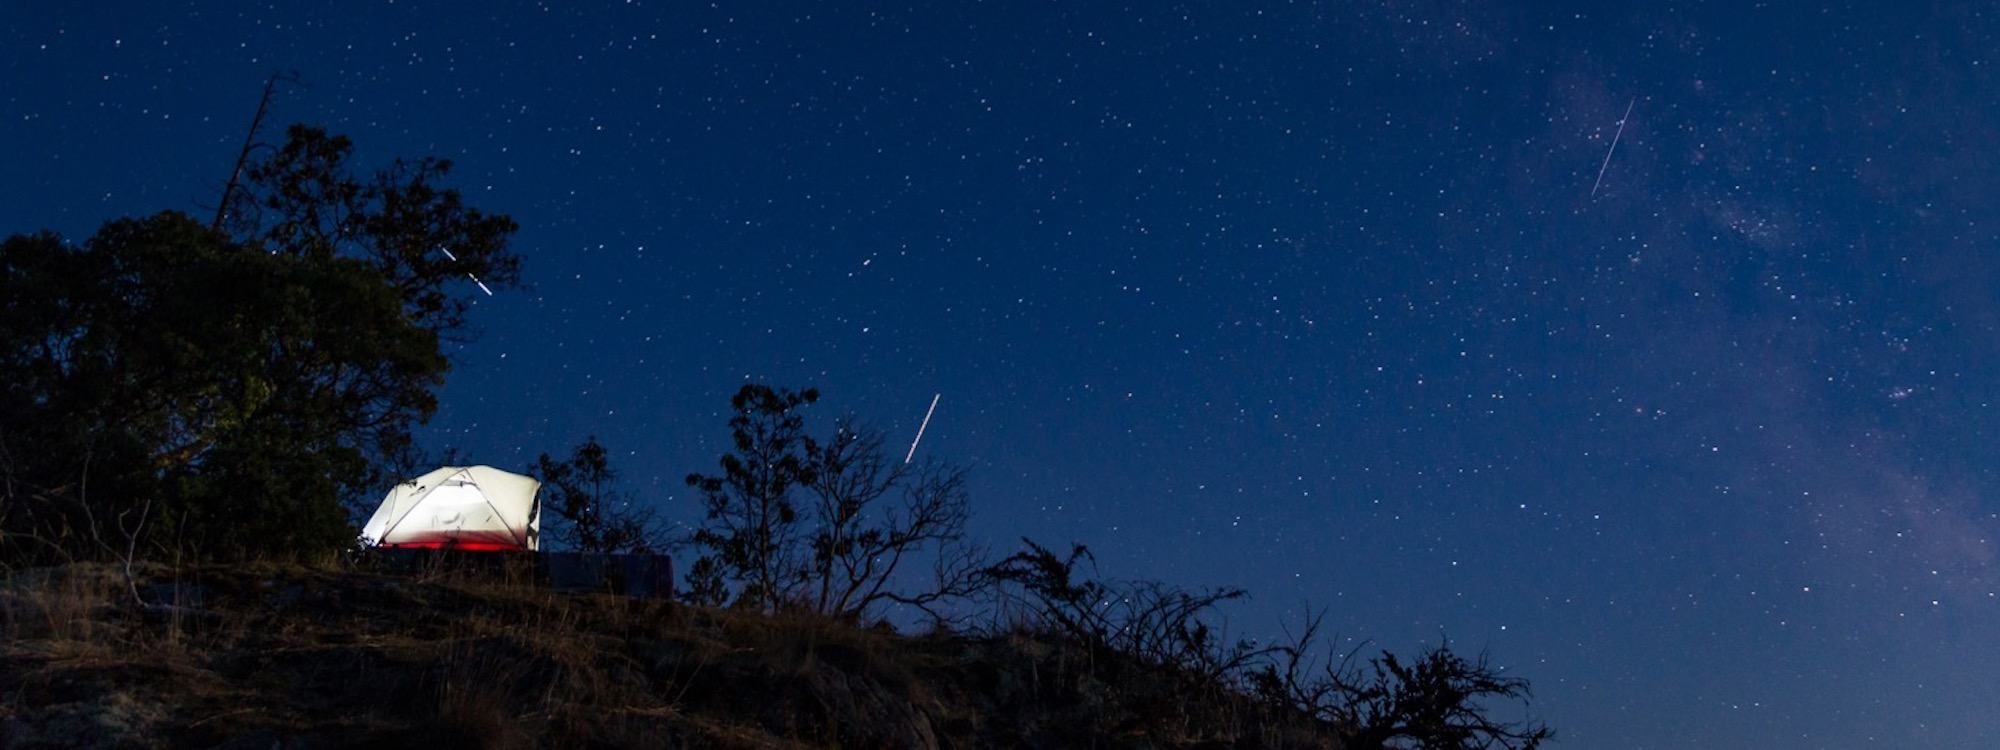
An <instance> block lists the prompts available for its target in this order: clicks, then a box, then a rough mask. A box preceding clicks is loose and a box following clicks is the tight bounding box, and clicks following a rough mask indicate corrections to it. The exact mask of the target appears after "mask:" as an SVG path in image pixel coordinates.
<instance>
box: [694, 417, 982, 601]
mask: <svg viewBox="0 0 2000 750" xmlns="http://www.w3.org/2000/svg"><path fill="white" fill-rule="evenodd" d="M818 398H819V394H818V392H816V391H813V390H810V389H808V390H805V391H798V392H794V391H789V390H783V389H775V388H771V387H769V386H765V385H757V384H752V385H746V386H744V387H743V388H742V389H740V390H739V391H738V392H737V393H736V395H735V397H734V398H732V399H731V400H730V403H731V405H732V407H733V408H734V410H735V412H736V413H735V415H734V416H733V417H732V418H731V419H730V422H729V424H730V434H731V439H732V441H731V444H732V448H733V450H732V451H730V452H729V453H728V454H725V455H724V456H722V459H721V466H722V473H721V474H720V475H715V476H704V475H701V474H692V475H689V477H688V484H689V485H691V486H693V487H695V488H696V489H697V491H699V492H700V494H701V498H702V502H703V507H704V510H705V511H706V521H705V522H704V524H703V526H702V527H701V528H700V529H699V530H697V531H696V532H695V534H694V538H693V541H694V542H695V543H696V544H698V545H700V546H701V547H703V548H705V550H706V551H707V554H706V556H705V557H704V558H703V559H702V560H697V561H696V563H695V565H694V566H693V567H692V568H690V570H689V573H688V581H687V583H688V589H689V591H690V597H695V598H702V599H709V600H712V599H716V598H720V597H721V594H720V592H722V591H725V590H726V589H727V588H728V584H729V583H730V582H734V583H735V584H737V586H738V587H739V593H738V597H739V599H738V600H739V602H740V603H742V604H745V605H755V606H760V607H765V608H776V607H780V606H784V607H800V608H805V609H809V610H812V611H816V612H820V613H822V614H827V615H833V616H836V617H851V618H859V617H865V616H869V615H871V614H878V613H879V612H880V611H881V610H882V608H884V607H886V606H889V605H903V606H907V607H910V608H912V609H914V610H917V611H920V612H923V613H925V614H926V615H928V616H930V617H932V618H935V619H939V620H952V619H956V617H959V616H962V613H957V614H954V613H952V612H949V611H947V608H946V606H945V605H946V604H947V603H950V602H954V601H960V600H964V599H966V598H967V597H969V596H971V595H972V594H973V593H975V592H977V591H978V590H979V589H980V587H981V586H982V585H984V582H985V581H987V580H989V579H988V578H987V576H986V575H985V568H986V562H985V557H984V553H983V551H981V550H980V549H978V548H977V547H976V546H974V545H971V544H968V543H967V542H966V540H965V525H966V522H967V521H968V520H969V519H970V517H971V509H970V503H969V502H968V498H967V494H966V489H965V471H964V470H963V469H961V468H958V467H955V466H951V465H948V464H944V463H941V462H937V461H929V460H927V461H924V462H922V463H916V464H911V463H907V462H905V461H901V460H898V459H897V457H895V456H893V455H891V454H890V452H889V451H888V449H887V448H886V447H885V444H884V440H883V438H882V435H881V433H880V432H879V431H875V430H871V429H866V428H863V427H861V426H860V425H859V423H858V422H857V421H856V420H855V419H854V418H853V417H852V416H843V417H841V418H840V419H838V420H837V421H836V423H835V425H834V430H833V434H832V436H831V437H829V438H828V439H827V440H825V441H823V442H822V441H819V440H815V439H814V438H813V437H812V436H811V435H809V434H808V433H807V431H806V427H805V420H804V417H803V414H802V412H803V410H804V407H805V406H807V405H809V404H812V403H813V402H815V401H817V400H818ZM925 562H928V563H929V566H930V570H929V571H928V573H929V576H928V580H925V577H924V576H922V575H918V574H916V571H914V570H912V568H913V567H915V566H918V565H922V564H924V563H925Z"/></svg>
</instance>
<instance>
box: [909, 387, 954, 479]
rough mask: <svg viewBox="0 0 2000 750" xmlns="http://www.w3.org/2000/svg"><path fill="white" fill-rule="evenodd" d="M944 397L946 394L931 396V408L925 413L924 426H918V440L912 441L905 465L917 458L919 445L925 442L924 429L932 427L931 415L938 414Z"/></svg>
mask: <svg viewBox="0 0 2000 750" xmlns="http://www.w3.org/2000/svg"><path fill="white" fill-rule="evenodd" d="M943 397H944V394H942V393H938V394H934V395H932V396H931V408H929V409H927V410H925V411H924V422H923V424H920V425H917V439H915V440H912V441H910V452H909V453H908V454H907V455H904V456H903V463H905V464H907V463H909V462H910V459H913V458H916V457H917V443H921V442H923V440H924V428H926V427H929V426H931V415H932V414H935V413H937V402H938V399H940V398H943Z"/></svg>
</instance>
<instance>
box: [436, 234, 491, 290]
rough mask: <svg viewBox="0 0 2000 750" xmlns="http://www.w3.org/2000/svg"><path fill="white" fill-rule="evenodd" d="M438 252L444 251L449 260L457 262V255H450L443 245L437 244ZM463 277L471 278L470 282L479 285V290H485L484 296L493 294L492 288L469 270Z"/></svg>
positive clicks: (449, 251)
mask: <svg viewBox="0 0 2000 750" xmlns="http://www.w3.org/2000/svg"><path fill="white" fill-rule="evenodd" d="M438 252H440V253H444V257H447V258H450V259H451V261H452V262H453V263H457V262H458V256H456V255H452V254H451V250H449V249H446V248H445V247H443V246H439V247H438ZM465 278H468V279H472V283H474V284H478V285H479V291H482V292H485V293H486V296H488V297H491V296H493V290H492V289H488V288H487V287H486V282H484V281H480V280H479V277H478V276H474V275H472V272H471V271H467V272H465Z"/></svg>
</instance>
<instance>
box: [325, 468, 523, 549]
mask: <svg viewBox="0 0 2000 750" xmlns="http://www.w3.org/2000/svg"><path fill="white" fill-rule="evenodd" d="M541 487H542V483H541V482H538V481H535V479H534V478H533V477H524V476H521V475H519V474H514V473H512V472H506V471H501V470H499V469H495V468H493V467H491V466H445V467H442V468H439V469H437V470H436V471H433V472H431V473H429V474H425V475H423V476H420V477H417V478H416V479H412V480H410V481H407V482H404V483H402V484H398V485H396V486H395V487H394V488H392V489H390V490H389V494H388V496H387V497H384V498H382V506H381V507H379V508H376V509H375V515H372V516H369V517H368V523H367V524H366V525H364V526H362V527H361V536H362V539H363V540H365V541H366V543H368V544H370V545H372V546H376V547H400V548H415V549H463V550H527V551H533V550H536V549H540V547H541V535H542V506H541V503H539V502H537V501H536V499H535V493H536V491H537V490H540V489H541Z"/></svg>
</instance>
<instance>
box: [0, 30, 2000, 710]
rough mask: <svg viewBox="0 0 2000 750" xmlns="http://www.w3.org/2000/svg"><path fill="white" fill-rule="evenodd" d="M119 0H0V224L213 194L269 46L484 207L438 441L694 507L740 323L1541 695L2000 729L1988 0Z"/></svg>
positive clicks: (1107, 538) (1043, 501) (756, 361)
mask: <svg viewBox="0 0 2000 750" xmlns="http://www.w3.org/2000/svg"><path fill="white" fill-rule="evenodd" d="M121 5H129V7H117V8H102V9H95V10H90V11H85V10H81V9H70V8H68V7H66V6H63V5H62V4H23V5H18V6H10V7H7V8H5V9H0V69H4V70H5V71H6V78H5V80H6V81H7V82H8V85H7V86H5V87H0V164H5V165H6V167H5V171H4V172H0V175H4V178H0V230H4V231H6V232H9V233H13V232H24V231H31V230H34V229H40V228H48V229H53V230H57V231H60V232H62V233H64V234H65V235H67V236H69V237H72V238H81V237H85V236H88V235H89V233H90V232H91V231H92V230H93V229H95V227H96V226H97V224H98V223H100V222H102V221H104V220H106V219H109V218H113V217H116V216H121V215H130V214H141V213H150V212H153V211H157V210H161V209H166V208H180V209H189V210H194V209H199V208H202V207H209V208H212V207H213V205H214V201H215V199H216V197H217V196H218V195H219V193H220V187H221V183H222V181H223V179H224V178H226V177H227V173H228V168H229V166H230V162H231V160H232V159H233V157H234V154H235V151H236V148H237V147H238V145H239V144H240V141H241V138H242V136H243V128H244V127H245V125H246V124H247V121H248V119H249V116H250V113H251V111H252V109H253V108H254V106H255V103H256V102H255V100H256V95H257V93H258V91H259V90H260V87H261V86H262V84H263V81H264V79H265V78H266V77H267V76H268V75H270V74H271V73H273V72H275V71H280V70H295V71H297V72H298V75H299V79H300V82H299V83H298V84H296V85H291V86H285V87H283V88H282V89H281V92H282V93H281V94H280V96H279V97H278V99H277V101H276V103H275V104H274V111H273V114H272V118H273V121H274V122H278V123H286V122H292V121H306V122H316V123H323V124H325V125H327V126H328V127H330V128H331V129H333V130H335V131H338V132H344V133H347V134H348V135H351V136H352V137H353V138H354V140H355V142H356V144H357V146H358V150H359V156H360V157H361V159H362V161H363V162H364V163H374V162H379V161H381V160H385V159H387V158H390V157H393V156H397V155H409V156H416V155H423V154H436V155H439V156H443V157H447V158H450V159H453V160H454V161H455V162H456V163H457V169H456V171H455V172H454V175H453V177H454V183H455V184H456V186H458V187H460V188H461V189H463V190H464V191H465V193H466V194H467V198H468V200H469V201H471V202H473V203H474V204H475V205H477V206H479V207H481V208H484V209H489V210H494V211H503V212H507V213H510V214H512V215H513V216H514V218H515V219H516V220H518V221H519V222H520V223H521V225H522V230H521V232H520V234H519V235H518V237H517V240H516V243H515V245H514V246H515V248H516V249H517V251H518V252H519V253H520V255H521V256H522V258H523V263H524V269H523V273H524V278H525V279H526V280H527V281H528V283H529V285H530V287H529V288H527V289H524V290H515V291H503V292H501V293H500V294H499V295H497V296H494V297H490V298H489V297H486V296H484V295H479V296H478V297H477V298H476V307H475V308H474V312H473V314H472V322H473V324H474V325H475V326H476V327H478V328H479V329H480V330H481V331H482V335H481V336H480V337H479V338H478V339H477V340H476V341H474V342H471V343H468V344H465V345H463V346H460V347H458V348H457V349H456V350H455V351H454V352H453V356H454V362H455V365H454V371H453V372H452V374H451V375H450V378H449V380H448V382H447V384H446V386H445V387H444V389H443V390H442V392H441V401H442V402H443V406H442V408H441V410H440V412H439V414H438V415H437V417H436V418H435V419H434V420H433V421H432V423H431V425H430V428H429V429H428V430H427V433H426V438H427V440H428V447H429V448H431V449H433V450H438V451H442V450H444V449H446V448H456V449H458V450H459V451H461V452H463V453H464V455H466V456H467V457H469V458H471V459H473V460H477V461H480V462H485V463H491V464H494V465H498V466H503V467H521V466H525V465H527V464H528V463H529V462H530V461H531V460H532V459H533V457H534V456H535V455H536V454H538V453H541V452H544V451H547V452H551V453H555V452H560V451H563V450H566V449H567V448H568V447H569V446H571V445H573V444H575V443H576V442H578V441H580V440H581V439H582V438H583V437H584V436H586V435H589V434H595V435H597V436H598V437H599V438H600V439H602V440H603V441H604V443H605V444H606V445H607V446H610V447H611V448H612V449H613V450H614V451H616V452H617V454H618V455H617V456H616V460H617V461H618V465H619V467H620V468H621V469H622V470H623V471H624V472H625V475H626V478H627V481H628V486H629V488H630V489H632V490H634V491H636V492H637V493H639V494H640V495H641V496H643V497H645V498H648V499H649V501H651V502H654V503H656V504H657V505H658V507H659V508H660V509H661V512H662V513H663V514H665V515H666V516H667V517H669V518H673V519H680V520H692V519H693V518H694V517H695V513H696V507H695V505H694V501H693V499H692V498H691V497H689V496H687V495H686V494H685V491H684V489H683V487H682V486H681V477H682V476H684V475H685V474H686V473H688V472H690V471H696V470H707V469H709V468H711V467H712V466H713V464H714V461H715V458H716V456H717V455H719V454H720V453H721V452H722V451H723V449H724V448H725V445H724V443H725V441H726V436H727V432H726V427H725V422H726V419H727V417H726V415H725V413H724V412H725V410H726V407H727V398H728V395H729V394H730V393H732V392H734V390H735V389H736V387H737V386H739V385H741V384H742V383H743V382H744V381H745V380H746V379H756V380H765V381H769V382H773V383H777V384H782V385H790V386H807V385H811V386H816V387H818V388H820V389H821V390H822V391H823V392H824V394H825V397H826V398H825V400H824V401H823V402H822V404H823V405H824V406H828V407H830V408H828V409H827V410H826V411H827V412H828V413H831V412H833V411H836V410H840V409H851V410H853V411H855V412H857V413H858V414H860V415H862V416H864V417H866V418H868V419H870V420H872V421H874V422H876V423H878V424H881V425H883V426H885V427H887V428H889V429H890V431H891V434H892V435H901V436H908V435H912V434H914V432H915V430H916V428H917V424H918V422H919V420H920V419H921V418H922V417H923V413H924V407H925V405H926V404H927V403H929V401H930V397H931V395H932V394H933V393H940V392H941V393H942V394H943V396H942V399H941V402H940V403H939V406H938V410H937V414H936V416H935V418H934V420H933V421H932V423H931V424H930V426H929V428H928V430H927V432H926V434H925V436H924V439H923V445H922V447H921V451H923V452H925V453H928V454H931V455H938V456H943V457H950V458H954V459H958V460H962V461H964V462H966V463H967V464H968V465H970V466H971V467H972V469H973V482H974V485H973V493H974V494H973V497H974V504H975V510H976V513H977V518H976V520H975V528H976V530H977V531H978V533H979V534H980V535H981V536H982V538H984V539H985V540H987V541H988V542H990V543H993V544H996V545H1003V546H1004V545H1008V544H1011V543H1012V541H1013V540H1014V539H1016V538H1018V537H1021V536H1024V535H1025V536H1031V537H1034V538H1036V539H1039V540H1042V541H1045V542H1052V543H1058V544H1060V543H1065V542H1068V541H1070V540H1076V541H1081V542H1083V543H1086V544H1089V545H1090V546H1091V547H1092V549H1093V550H1094V551H1095V552H1097V553H1098V557H1099V560H1100V564H1101V566H1102V569H1103V570H1104V572H1105V573H1107V574H1109V575H1113V576H1119V577H1152V578H1160V579H1164V580H1169V581H1174V582H1178V583H1184V584H1189V585H1222V584H1234V585H1241V586H1244V587H1247V588H1248V589H1250V590H1251V591H1252V593H1253V595H1254V597H1255V598H1254V599H1253V600H1252V601H1250V602H1248V603H1245V604H1242V605H1240V606H1238V607H1236V608H1234V609H1232V610H1230V614H1231V622H1230V625H1231V627H1232V629H1233V630H1234V631H1237V632H1241V633H1243V634H1246V635H1257V636H1267V637H1268V636H1276V635H1278V634H1279V633H1280V629H1281V627H1282V626H1283V625H1284V624H1286V623H1288V622H1289V623H1296V622H1297V621H1298V618H1299V617H1300V616H1301V615H1302V614H1303V613H1304V612H1305V611H1306V609H1307V608H1308V607H1312V608H1317V607H1327V608H1328V620H1327V627H1328V629H1330V630H1335V631H1338V632H1339V633H1341V634H1343V635H1344V636H1347V637H1351V638H1356V639H1361V638H1367V639H1374V641H1375V642H1377V643H1379V644H1381V645H1383V646H1385V647H1389V648H1394V649H1398V650H1405V649H1409V648H1411V647H1413V646H1415V645H1416V644H1419V643H1426V642H1435V641H1436V639H1437V638H1438V637H1439V635H1440V633H1444V634H1448V635H1449V636H1450V637H1452V638H1453V639H1454V641H1455V642H1456V643H1458V644H1459V645H1461V646H1463V647H1466V648H1468V649H1470V650H1475V651H1476V650H1478V649H1482V648H1486V649H1490V650H1491V652H1492V654H1493V656H1494V658H1495V659H1496V661H1497V662H1498V663H1500V664H1503V665H1505V666H1506V667H1508V668H1509V670H1510V671H1511V672H1513V673H1516V674H1520V675H1522V676H1525V677H1527V678H1528V679H1530V680H1531V681H1532V682H1533V684H1534V687H1535V689H1536V694H1535V698H1536V700H1535V703H1534V706H1535V710H1536V712H1537V714H1538V715H1539V716H1540V717H1541V718H1543V719H1545V720H1547V721H1548V723H1549V724H1550V725H1552V726H1554V727H1555V728H1557V729H1558V731H1559V732H1560V733H1561V741H1562V743H1561V744H1562V746H1565V747H1578V748H1592V747H1680V746H1688V745H1699V746H1720V747H1838V748H1863V747H1897V746H1924V747H1965V748H1972V747H1990V746H1993V745H1994V744H1995V743H1996V742H2000V722H1996V719H1995V718H1994V715H1993V712H1992V710H1991V709H1992V707H1993V706H1995V705H2000V683H1996V682H1995V681H1994V680H1993V679H1992V678H1991V675H1992V674H1994V672H1995V670H1996V669H2000V657H1996V656H1995V655H1994V650H1993V648H1992V643H1993V642H1994V640H1995V637H1996V636H2000V559H1996V552H2000V547H1996V541H1995V540H1996V535H2000V475H1996V472H1995V470H1994V469H1995V466H1996V452H1995V447H1994V446H1995V442H1994V437H1995V436H1996V434H2000V410H1996V408H1995V404H1996V403H2000V255H1996V254H1995V252H1994V251H1995V249H1996V247H2000V219H1996V218H1995V217H1994V216H1993V212H1992V210H1991V207H1990V204H1991V197H1992V196H1993V195H1995V194H2000V148H1996V145H1995V141H1994V139H1993V133H1994V132H1996V128H2000V93H1996V92H2000V85H1996V84H2000V80H1996V76H1995V74H1994V67H1995V65H1996V62H1995V60H1994V58H1993V57H1992V53H1993V51H1994V50H1996V49H2000V46H1997V45H1996V38H1995V37H1996V32H2000V20H1996V18H1995V17H1994V16H1993V14H1992V12H1991V11H1990V10H1989V9H1988V8H1987V7H1985V6H1984V5H1983V4H1979V3H1942V4H1938V7H1935V8H1914V7H1902V6H1894V7H1892V6H1889V5H1886V4H1885V5H1879V6H1877V5H1871V4H1855V3H1836V4H1829V5H1817V6H1803V5H1801V6H1793V5H1789V4H1786V5H1749V6H1746V5H1745V4H1741V3H1689V2H1676V3H1669V4H1664V5H1657V6H1654V5H1647V6H1644V7H1633V8H1624V7H1617V8H1613V7H1612V6H1604V5H1601V4H1595V3H1578V4H1568V3H1537V4H1513V5H1515V6H1518V7H1500V5H1501V4H1474V5H1472V6H1470V7H1454V6H1452V5H1451V4H1434V3H1416V2H1408V3H1406V2H1396V1H1388V2H1368V3H1268V4H1266V3H1249V4H1234V3H1225V4H1213V5H1192V6H1190V5H1164V4H1162V5H1152V4H1139V5H1135V6H1128V7H1118V6H1111V5H1102V4H1053V3H1033V4H1023V3H1007V4H990V3H923V4H916V5H914V6H899V5H879V4H846V3H836V4H813V3H770V4H757V5H754V6H742V7H735V6H733V5H730V4H720V3H718V4H713V5H696V4H689V3H664V2H661V3H588V4H567V3H565V4H525V3H496V4H485V3H458V4H414V3H407V2H380V1H376V2H369V3H355V4H351V5H347V6H342V7H339V8H330V9H297V8H290V7H283V6H282V5H281V6H280V7H247V6H224V5H221V4H213V5H211V4H207V3H167V2H162V3H145V4H139V3H134V4H121ZM1628 105H1629V106H1630V115H1629V117H1624V113H1625V112H1626V111H1627V108H1628ZM1621 118H1622V119H1623V123H1622V127H1623V130H1622V132H1620V127H1621ZM1614 137H1615V138H1617V139H1618V141H1617V146H1616V149H1615V151H1613V150H1612V149H1611V144H1612V140H1613V138H1614ZM1607 152H1609V153H1610V158H1609V160H1608V161H1606V154H1607ZM1600 169H1602V170H1603V174H1602V182H1601V184H1599V185H1598V186H1597V188H1596V190H1595V195H1592V191H1593V183H1594V180H1595V179H1596V178H1597V177H1598V175H1599V171H1600ZM467 283H468V284H469V283H470V282H467Z"/></svg>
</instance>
